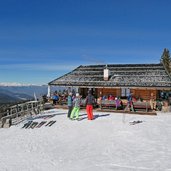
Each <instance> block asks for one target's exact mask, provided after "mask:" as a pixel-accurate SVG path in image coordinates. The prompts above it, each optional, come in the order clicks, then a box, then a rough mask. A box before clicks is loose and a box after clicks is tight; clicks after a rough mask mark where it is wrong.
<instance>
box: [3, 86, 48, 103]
mask: <svg viewBox="0 0 171 171" xmlns="http://www.w3.org/2000/svg"><path fill="white" fill-rule="evenodd" d="M34 94H35V95H36V97H37V98H40V97H41V96H42V95H44V94H47V86H0V104H4V103H14V102H19V101H23V100H32V99H33V98H34Z"/></svg>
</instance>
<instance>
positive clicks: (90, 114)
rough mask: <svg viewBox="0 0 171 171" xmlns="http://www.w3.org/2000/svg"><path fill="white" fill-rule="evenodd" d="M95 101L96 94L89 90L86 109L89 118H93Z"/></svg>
mask: <svg viewBox="0 0 171 171" xmlns="http://www.w3.org/2000/svg"><path fill="white" fill-rule="evenodd" d="M94 103H95V99H94V96H93V95H92V94H91V91H89V92H88V95H87V97H86V111H87V116H88V120H93V119H94V117H93V104H94Z"/></svg>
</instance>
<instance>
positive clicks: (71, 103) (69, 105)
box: [67, 92, 73, 118]
mask: <svg viewBox="0 0 171 171" xmlns="http://www.w3.org/2000/svg"><path fill="white" fill-rule="evenodd" d="M72 101H73V99H72V93H71V92H70V93H69V95H68V115H67V117H68V118H70V116H71V112H72V105H73V102H72Z"/></svg>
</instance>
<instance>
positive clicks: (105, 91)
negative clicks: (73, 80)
mask: <svg viewBox="0 0 171 171" xmlns="http://www.w3.org/2000/svg"><path fill="white" fill-rule="evenodd" d="M92 90H93V91H92V92H93V95H94V96H95V97H96V98H98V97H100V96H103V95H106V96H108V95H110V94H112V95H113V96H114V97H116V96H121V88H95V89H92ZM79 92H80V94H81V95H82V96H83V97H85V96H87V92H88V88H81V89H80V91H79ZM130 92H131V93H132V94H133V96H134V97H135V98H142V99H143V100H149V99H150V96H151V93H153V95H154V97H155V99H156V98H158V94H159V93H158V90H155V89H140V88H137V89H136V88H134V89H130Z"/></svg>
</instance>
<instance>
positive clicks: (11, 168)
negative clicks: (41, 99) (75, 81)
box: [0, 109, 171, 171]
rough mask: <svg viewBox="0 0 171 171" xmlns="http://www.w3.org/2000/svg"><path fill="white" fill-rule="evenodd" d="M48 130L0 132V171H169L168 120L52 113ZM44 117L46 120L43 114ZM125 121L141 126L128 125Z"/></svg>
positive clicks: (170, 130)
mask: <svg viewBox="0 0 171 171" xmlns="http://www.w3.org/2000/svg"><path fill="white" fill-rule="evenodd" d="M51 114H54V116H53V117H51V118H46V117H45V118H42V117H38V118H37V119H35V120H34V121H37V122H41V121H42V120H46V121H47V122H49V121H51V120H56V123H55V124H53V125H52V126H51V127H49V126H45V125H43V126H42V127H41V128H34V129H31V128H30V129H25V128H22V126H23V125H24V123H21V124H19V125H17V126H12V127H11V128H9V129H0V136H1V138H0V144H1V146H0V159H1V160H0V170H6V171H16V170H17V171H47V170H48V171H109V170H117V171H141V170H143V171H144V170H147V171H148V170H149V171H150V170H152V171H156V170H157V171H169V170H171V162H170V159H171V143H170V142H171V114H169V113H165V114H162V113H160V114H158V115H157V116H147V115H146V116H143V115H131V114H117V113H107V112H106V113H104V112H103V113H100V112H94V115H95V117H96V118H95V120H93V121H88V120H87V115H86V112H85V111H81V112H80V115H81V116H80V117H81V118H82V120H81V121H71V120H69V119H68V118H67V110H59V109H55V110H54V109H53V110H50V111H49V113H48V115H51ZM44 115H47V113H45V114H44ZM131 121H141V122H139V123H137V124H135V125H131V124H130V122H131Z"/></svg>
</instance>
